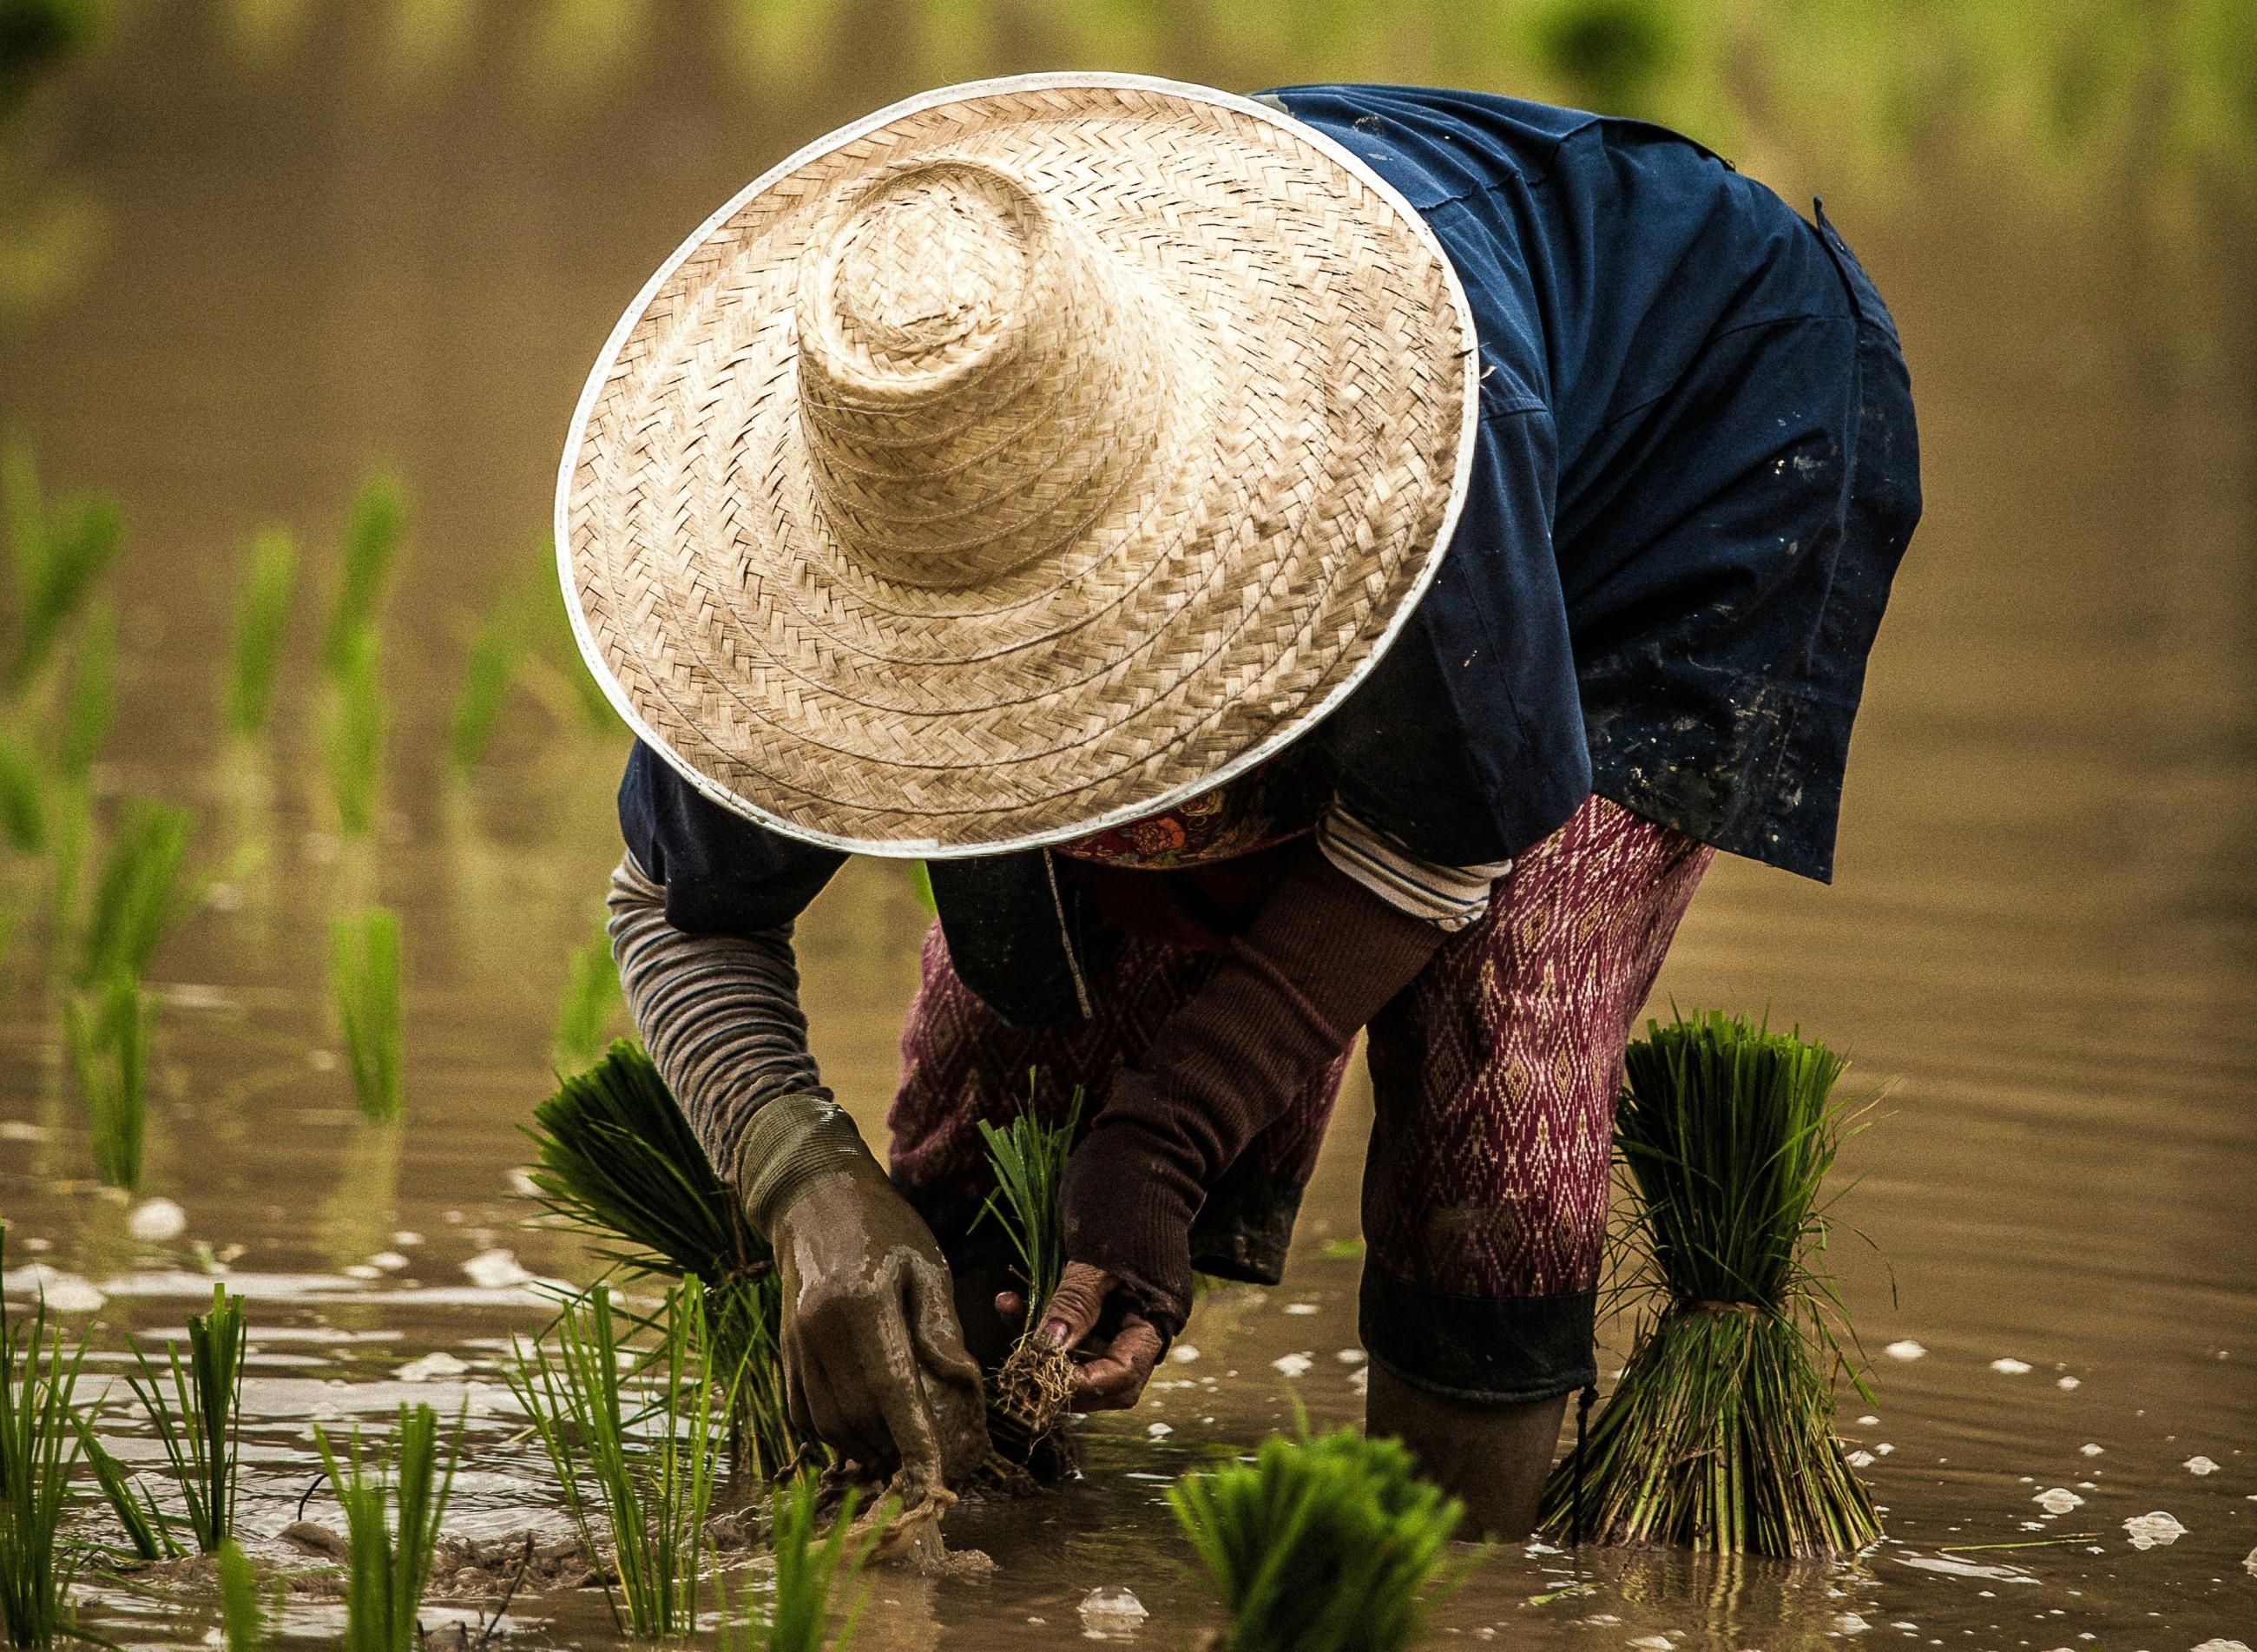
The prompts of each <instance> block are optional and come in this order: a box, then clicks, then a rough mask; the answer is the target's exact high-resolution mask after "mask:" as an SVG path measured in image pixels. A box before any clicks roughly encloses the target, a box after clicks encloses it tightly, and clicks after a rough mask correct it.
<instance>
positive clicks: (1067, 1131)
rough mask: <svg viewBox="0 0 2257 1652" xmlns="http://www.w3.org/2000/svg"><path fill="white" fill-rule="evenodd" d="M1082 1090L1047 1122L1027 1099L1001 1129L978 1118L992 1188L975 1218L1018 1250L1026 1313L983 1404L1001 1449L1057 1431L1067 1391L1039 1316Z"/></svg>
mask: <svg viewBox="0 0 2257 1652" xmlns="http://www.w3.org/2000/svg"><path fill="white" fill-rule="evenodd" d="M1081 1098H1082V1093H1081V1090H1080V1089H1079V1088H1076V1089H1075V1090H1074V1093H1073V1100H1072V1103H1071V1104H1070V1105H1069V1107H1068V1109H1067V1110H1066V1116H1065V1122H1063V1123H1062V1124H1054V1125H1046V1124H1043V1123H1042V1122H1041V1121H1040V1120H1039V1119H1037V1117H1035V1113H1034V1106H1033V1101H1032V1097H1031V1096H1029V1102H1028V1104H1027V1106H1026V1107H1024V1108H1022V1110H1020V1113H1019V1116H1018V1117H1016V1118H1014V1119H1013V1120H1012V1121H1011V1122H1010V1124H1008V1125H1007V1126H1005V1127H1004V1128H1003V1129H1001V1130H998V1129H996V1128H995V1126H994V1125H993V1124H989V1123H988V1122H987V1120H986V1119H984V1118H983V1119H981V1120H980V1138H981V1139H982V1140H983V1141H985V1142H986V1143H987V1162H988V1165H989V1166H990V1167H991V1168H992V1169H993V1170H994V1173H995V1191H994V1193H992V1194H990V1195H988V1196H987V1203H985V1204H984V1205H982V1206H981V1207H980V1216H979V1218H978V1220H979V1221H983V1222H984V1221H987V1220H990V1219H992V1220H994V1221H996V1222H999V1223H1001V1224H1002V1227H1003V1230H1004V1232H1005V1233H1007V1234H1008V1236H1009V1237H1010V1240H1011V1247H1012V1249H1013V1250H1014V1251H1016V1252H1017V1253H1018V1258H1019V1277H1020V1279H1021V1280H1022V1281H1023V1283H1024V1284H1025V1286H1026V1298H1027V1318H1026V1323H1025V1325H1024V1327H1023V1328H1022V1329H1021V1331H1020V1333H1019V1337H1018V1340H1017V1341H1016V1342H1015V1343H1014V1344H1012V1346H1011V1351H1010V1352H1009V1353H1008V1355H1006V1356H1005V1357H1004V1360H1003V1364H1002V1366H1001V1369H1000V1370H998V1371H997V1372H996V1373H995V1380H994V1383H993V1384H992V1385H990V1386H989V1390H988V1405H989V1407H990V1409H991V1411H992V1412H993V1413H994V1414H995V1416H996V1417H997V1418H999V1419H1000V1420H1001V1422H1002V1424H1003V1426H1002V1428H1001V1429H998V1430H996V1432H998V1433H999V1434H1000V1435H1001V1436H1002V1443H1003V1446H1004V1449H1005V1450H1009V1451H1010V1452H1011V1453H1012V1454H1013V1455H1015V1456H1018V1457H1022V1458H1023V1457H1024V1456H1025V1455H1026V1453H1025V1452H1023V1451H1020V1450H1016V1448H1017V1446H1018V1445H1019V1444H1020V1443H1022V1442H1023V1443H1026V1444H1027V1445H1028V1446H1029V1447H1031V1446H1032V1445H1033V1444H1034V1443H1038V1442H1040V1441H1041V1440H1043V1439H1044V1438H1045V1437H1046V1436H1049V1435H1050V1434H1051V1431H1052V1430H1054V1429H1057V1428H1058V1425H1059V1422H1061V1420H1062V1419H1063V1418H1064V1417H1065V1409H1066V1402H1067V1400H1070V1399H1071V1398H1072V1394H1073V1361H1072V1358H1071V1357H1070V1356H1069V1355H1068V1354H1067V1352H1066V1351H1065V1349H1063V1348H1054V1347H1052V1346H1051V1344H1050V1343H1049V1342H1047V1341H1046V1340H1044V1337H1043V1336H1042V1325H1043V1315H1044V1312H1045V1311H1046V1310H1047V1309H1048V1308H1049V1307H1050V1301H1051V1295H1052V1294H1053V1293H1055V1292H1056V1291H1057V1289H1058V1280H1059V1277H1060V1276H1061V1275H1062V1274H1064V1273H1065V1213H1064V1210H1063V1209H1062V1207H1061V1204H1060V1201H1059V1188H1060V1187H1061V1185H1062V1184H1063V1182H1064V1181H1065V1161H1066V1155H1067V1154H1068V1153H1069V1152H1071V1151H1072V1147H1073V1138H1074V1132H1075V1131H1076V1130H1077V1128H1078V1127H1079V1124H1080V1123H1081Z"/></svg>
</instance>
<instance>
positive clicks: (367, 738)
mask: <svg viewBox="0 0 2257 1652" xmlns="http://www.w3.org/2000/svg"><path fill="white" fill-rule="evenodd" d="M382 666H383V660H382V651H381V650H380V649H379V647H378V645H377V638H376V629H375V627H373V626H362V627H359V628H358V629H357V630H355V631H353V632H352V633H350V635H348V637H347V638H346V640H345V642H343V645H342V652H341V653H340V655H339V656H338V659H337V662H336V665H335V667H334V669H333V670H332V677H333V683H332V691H331V694H330V697H329V717H328V726H327V727H326V728H325V729H324V730H323V739H322V756H323V757H324V758H326V759H327V761H328V763H329V797H330V798H331V800H332V801H333V802H334V803H335V804H336V811H337V827H338V829H339V830H340V831H342V832H343V833H344V834H345V835H346V836H347V837H350V838H358V837H365V836H367V835H368V833H369V831H370V829H371V827H372V826H375V824H376V809H377V804H378V802H379V799H380V798H381V797H382V794H383V791H384V745H385V725H386V721H387V720H388V719H387V716H386V705H385V703H384V677H383V670H382Z"/></svg>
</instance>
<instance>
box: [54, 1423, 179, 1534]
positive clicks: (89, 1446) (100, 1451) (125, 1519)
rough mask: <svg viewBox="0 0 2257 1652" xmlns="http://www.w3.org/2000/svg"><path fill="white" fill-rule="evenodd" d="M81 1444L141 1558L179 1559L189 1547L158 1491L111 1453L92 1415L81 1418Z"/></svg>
mask: <svg viewBox="0 0 2257 1652" xmlns="http://www.w3.org/2000/svg"><path fill="white" fill-rule="evenodd" d="M78 1433H79V1446H80V1449H81V1450H83V1451H84V1452H85V1454H86V1463H87V1466H88V1468H89V1469H91V1470H93V1471H94V1483H95V1485H96V1486H98V1487H100V1488H101V1491H102V1497H103V1501H104V1502H106V1503H108V1504H109V1505H110V1513H111V1514H115V1515H116V1516H117V1524H118V1527H119V1528H120V1529H121V1530H123V1531H124V1534H125V1541H126V1543H127V1544H128V1546H130V1547H131V1549H132V1550H133V1553H134V1555H135V1556H136V1557H137V1558H139V1559H142V1560H178V1559H180V1557H181V1556H184V1555H186V1554H187V1552H188V1551H187V1549H184V1548H182V1547H181V1545H180V1539H179V1538H178V1537H176V1536H174V1535H173V1522H172V1521H170V1520H168V1519H166V1515H165V1511H164V1509H163V1508H162V1507H159V1504H158V1501H157V1494H156V1493H155V1492H152V1491H151V1490H150V1489H149V1487H148V1486H147V1485H145V1484H143V1482H142V1479H141V1477H140V1476H139V1475H138V1474H136V1473H135V1472H133V1471H132V1470H131V1469H129V1468H127V1467H126V1466H125V1464H123V1463H121V1462H119V1461H118V1460H117V1457H114V1456H112V1455H111V1454H110V1448H109V1447H107V1446H105V1445H104V1444H103V1443H102V1441H101V1438H100V1436H97V1435H96V1433H95V1431H94V1423H93V1422H92V1420H91V1419H89V1418H88V1417H85V1416H83V1415H81V1417H80V1418H79V1419H78Z"/></svg>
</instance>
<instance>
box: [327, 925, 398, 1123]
mask: <svg viewBox="0 0 2257 1652" xmlns="http://www.w3.org/2000/svg"><path fill="white" fill-rule="evenodd" d="M329 996H330V998H331V1000H332V1002H333V1003H335V1005H336V1015H337V1028H338V1031H339V1032H341V1033H342V1034H343V1038H344V1044H345V1068H346V1070H347V1071H348V1072H349V1073H350V1074H351V1075H352V1087H353V1095H354V1097H355V1099H356V1100H357V1102H358V1103H360V1113H361V1117H363V1118H365V1119H367V1120H368V1121H369V1122H370V1123H371V1124H397V1123H399V1121H400V1119H402V1118H404V1117H407V1093H406V1073H407V1035H406V1029H405V1027H404V1025H403V1023H402V1018H401V1011H400V918H399V914H397V913H395V912H393V911H390V910H389V909H387V908H386V907H381V906H378V907H371V909H370V910H368V911H364V912H363V913H361V914H360V915H359V916H358V917H357V918H350V917H349V918H335V919H332V920H331V922H330V924H329Z"/></svg>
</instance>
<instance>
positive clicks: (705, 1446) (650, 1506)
mask: <svg viewBox="0 0 2257 1652" xmlns="http://www.w3.org/2000/svg"><path fill="white" fill-rule="evenodd" d="M656 1324H657V1330H658V1336H659V1344H658V1346H657V1348H656V1349H654V1350H651V1351H646V1352H645V1354H644V1356H643V1358H642V1360H641V1361H640V1368H641V1370H642V1371H643V1372H644V1373H645V1375H646V1380H645V1381H644V1382H643V1383H641V1384H635V1385H632V1386H631V1384H630V1381H629V1379H626V1378H623V1377H622V1374H621V1368H622V1366H623V1365H632V1364H634V1363H635V1362H634V1361H633V1360H632V1359H629V1358H623V1356H624V1355H625V1354H626V1350H625V1349H624V1348H623V1345H622V1344H621V1343H620V1340H619V1333H618V1327H617V1322H615V1321H614V1319H613V1317H612V1297H611V1290H610V1287H607V1286H605V1285H602V1284H598V1285H597V1286H596V1287H594V1288H593V1289H592V1290H591V1291H589V1292H588V1293H586V1294H584V1295H583V1296H580V1297H577V1298H575V1299H574V1300H573V1301H570V1302H569V1303H568V1304H566V1306H565V1308H564V1310H563V1312H562V1313H561V1314H560V1315H557V1318H556V1321H555V1324H554V1325H553V1326H551V1327H550V1329H549V1330H548V1333H547V1335H545V1336H543V1337H541V1339H540V1340H538V1341H536V1342H534V1343H533V1344H529V1345H528V1344H521V1343H520V1344H518V1345H517V1347H516V1363H515V1367H514V1369H513V1370H512V1371H511V1372H510V1373H509V1383H510V1388H511V1391H512V1392H513V1393H515V1394H516V1396H517V1400H518V1403H519V1405H520V1406H521V1407H523V1408H524V1411H525V1414H527V1416H528V1417H530V1418H531V1419H532V1420H533V1426H534V1432H535V1433H536V1434H537V1435H538V1436H540V1439H541V1445H542V1447H543V1449H544V1450H546V1451H547V1452H548V1460H549V1464H550V1466H551V1467H552V1468H554V1469H555V1473H556V1478H557V1480H558V1482H559V1483H560V1485H562V1489H563V1492H564V1505H565V1508H566V1511H567V1512H568V1513H569V1514H570V1516H571V1518H572V1521H573V1524H574V1525H575V1526H576V1527H577V1528H578V1530H579V1533H580V1538H581V1542H583V1543H584V1544H585V1545H586V1546H587V1547H588V1549H590V1550H591V1552H593V1551H595V1550H596V1549H598V1530H597V1527H598V1521H600V1523H601V1525H602V1527H603V1528H604V1529H603V1534H602V1535H604V1536H606V1537H608V1539H609V1548H610V1549H611V1552H612V1561H613V1563H614V1565H615V1566H616V1567H617V1569H618V1571H619V1591H618V1593H617V1594H616V1595H614V1594H612V1592H611V1588H610V1585H608V1584H607V1585H605V1598H606V1599H608V1600H610V1602H611V1606H612V1620H613V1621H614V1622H615V1623H616V1624H617V1625H618V1627H619V1628H620V1629H621V1630H623V1631H624V1632H625V1633H626V1634H632V1635H633V1636H635V1637H636V1638H637V1639H639V1640H649V1639H658V1638H662V1637H666V1636H669V1635H676V1634H687V1633H688V1632H689V1631H690V1629H692V1628H693V1627H696V1625H697V1603H698V1597H699V1593H700V1589H701V1581H700V1578H699V1568H700V1565H701V1563H702V1560H703V1556H704V1542H705V1519H706V1515H707V1513H708V1511H709V1510H710V1508H711V1503H712V1495H713V1445H714V1442H713V1434H712V1407H711V1390H712V1384H713V1375H714V1372H713V1367H712V1365H711V1358H710V1355H709V1352H708V1351H709V1350H710V1347H711V1337H710V1336H709V1335H708V1333H707V1328H706V1325H705V1293H704V1288H703V1287H701V1286H700V1285H699V1284H698V1282H697V1280H694V1279H691V1280H683V1282H682V1283H681V1284H679V1285H677V1286H676V1287H675V1288H674V1289H673V1291H671V1292H670V1293H669V1294H668V1297H667V1301H666V1308H665V1311H664V1312H663V1313H662V1315H660V1316H659V1318H658V1320H657V1322H656ZM638 1388H640V1390H642V1392H637V1391H636V1390H637V1389H638Z"/></svg>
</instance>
